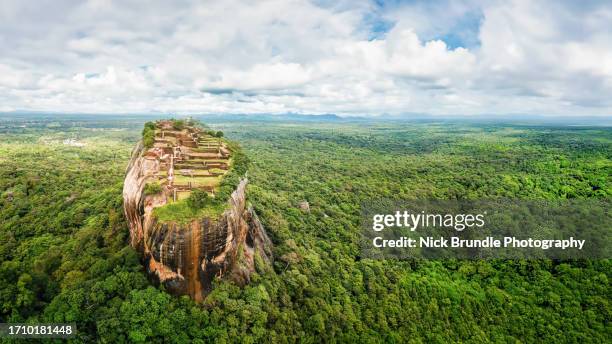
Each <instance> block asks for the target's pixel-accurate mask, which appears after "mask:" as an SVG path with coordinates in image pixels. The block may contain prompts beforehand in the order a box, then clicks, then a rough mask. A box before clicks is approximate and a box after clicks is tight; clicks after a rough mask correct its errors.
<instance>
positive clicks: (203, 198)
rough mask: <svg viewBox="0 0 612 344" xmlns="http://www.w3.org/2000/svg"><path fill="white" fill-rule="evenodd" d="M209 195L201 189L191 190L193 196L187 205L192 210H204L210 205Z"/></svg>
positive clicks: (189, 198) (188, 199) (190, 196)
mask: <svg viewBox="0 0 612 344" xmlns="http://www.w3.org/2000/svg"><path fill="white" fill-rule="evenodd" d="M208 198H209V197H208V193H207V192H206V191H202V190H200V189H194V190H191V194H190V195H189V197H188V198H187V205H189V207H190V208H191V209H194V210H197V209H202V208H204V206H206V203H208Z"/></svg>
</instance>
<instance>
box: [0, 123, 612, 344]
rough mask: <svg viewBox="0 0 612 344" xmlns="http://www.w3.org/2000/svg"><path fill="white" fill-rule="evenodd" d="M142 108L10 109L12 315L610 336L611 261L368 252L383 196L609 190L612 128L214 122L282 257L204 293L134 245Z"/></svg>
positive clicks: (7, 242)
mask: <svg viewBox="0 0 612 344" xmlns="http://www.w3.org/2000/svg"><path fill="white" fill-rule="evenodd" d="M145 121H146V119H139V118H130V119H127V118H126V119H120V118H107V119H104V118H102V119H100V118H97V119H90V120H82V121H75V120H73V119H68V118H63V117H61V116H58V117H57V118H48V119H45V120H32V119H27V118H25V119H13V120H7V119H5V120H1V121H0V263H1V265H0V305H1V309H0V322H76V323H77V327H78V335H77V338H75V339H73V340H72V341H74V342H95V341H99V342H102V343H122V342H141V343H148V342H166V343H187V342H194V343H203V342H213V341H214V342H216V343H231V342H241V343H253V342H274V343H277V342H278V343H285V342H287V343H290V342H305V343H315V342H321V341H325V342H351V343H352V342H372V343H376V342H390V343H405V342H414V343H421V342H423V343H425V342H427V343H429V342H434V343H444V342H458V341H465V342H500V343H516V342H540V341H543V342H558V343H562V342H580V343H586V342H594V343H602V342H609V341H610V338H612V327H611V325H610V319H611V318H612V306H611V305H610V304H609V303H610V297H611V288H610V279H611V277H612V276H611V272H612V269H611V264H610V260H609V259H604V260H581V261H552V260H489V261H485V260H452V259H449V260H416V259H413V260H391V259H389V260H371V259H362V258H361V257H360V249H359V240H360V228H361V227H360V226H361V223H360V222H361V215H360V213H361V204H362V203H363V202H365V201H368V200H371V199H375V198H380V197H390V198H395V199H419V198H423V199H425V198H441V199H461V198H470V199H480V198H501V197H506V198H526V199H565V198H609V197H611V196H612V128H598V127H563V126H557V127H552V126H529V125H502V124H477V123H462V122H445V123H442V122H440V123H436V122H397V123H390V122H381V123H378V124H376V123H368V122H350V121H338V122H308V123H304V122H297V121H296V122H291V121H254V120H243V121H237V120H236V121H229V120H225V121H224V120H223V119H222V118H217V119H215V120H211V121H209V122H208V124H209V125H210V126H211V127H212V128H213V129H215V130H222V131H223V133H224V134H225V136H226V137H228V138H230V139H232V140H236V141H239V142H240V144H241V146H242V147H243V150H244V152H245V154H246V156H248V159H249V160H250V168H249V172H248V176H249V179H250V186H249V200H250V202H251V203H252V204H253V205H254V207H255V209H256V211H257V213H258V214H259V216H260V218H261V220H262V222H263V224H264V226H265V227H266V229H267V232H268V235H269V236H270V237H271V239H272V240H273V242H274V245H275V246H274V254H275V262H274V266H273V267H274V269H273V271H268V272H266V273H263V274H260V275H257V274H255V275H254V276H253V278H252V282H251V284H250V285H248V286H246V287H245V288H239V287H237V286H235V285H233V284H231V283H230V282H224V281H216V282H215V288H214V291H213V292H212V293H211V294H210V295H209V296H208V297H207V298H206V299H205V301H204V303H203V304H202V305H198V304H195V303H194V302H193V301H191V300H190V299H189V298H187V297H174V296H171V295H169V294H167V293H166V292H164V291H163V290H162V289H161V288H160V287H157V286H155V285H153V284H152V283H151V282H149V281H148V279H147V277H146V274H145V272H144V270H143V267H142V266H141V262H140V260H139V257H138V255H137V253H136V252H135V251H134V250H132V249H131V248H130V247H129V245H128V230H127V226H126V223H125V220H124V217H123V212H122V194H121V189H122V181H123V177H124V172H125V167H126V164H127V162H128V159H129V155H130V152H131V149H132V148H133V146H134V144H135V142H136V141H137V140H138V138H139V137H140V135H141V131H142V125H143V123H144V122H145ZM71 138H73V139H76V142H77V143H82V144H84V146H78V145H75V144H74V141H64V140H66V139H71ZM302 201H307V202H308V203H309V206H310V210H309V211H305V210H302V209H300V207H299V205H300V202H302Z"/></svg>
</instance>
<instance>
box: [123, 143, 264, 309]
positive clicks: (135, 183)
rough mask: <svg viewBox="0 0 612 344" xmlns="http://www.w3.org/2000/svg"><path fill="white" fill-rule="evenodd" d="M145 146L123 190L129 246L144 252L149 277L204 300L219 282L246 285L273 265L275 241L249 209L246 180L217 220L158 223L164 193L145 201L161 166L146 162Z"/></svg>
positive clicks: (129, 170) (140, 148)
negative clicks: (157, 210) (263, 267)
mask: <svg viewBox="0 0 612 344" xmlns="http://www.w3.org/2000/svg"><path fill="white" fill-rule="evenodd" d="M146 153H147V150H146V149H144V147H143V145H142V143H139V144H138V145H137V146H136V147H135V148H134V151H133V152H132V157H131V159H130V162H129V165H128V168H127V171H126V177H125V182H124V187H123V199H124V211H125V216H126V219H127V220H128V223H129V228H130V243H131V245H132V246H133V247H134V248H136V249H137V250H138V251H139V252H141V253H142V256H143V260H144V263H145V265H146V268H147V270H148V271H149V273H150V274H151V275H152V276H154V277H155V278H156V279H157V280H159V281H160V282H161V283H163V284H164V285H165V286H166V287H167V289H168V290H169V291H171V292H173V293H175V294H187V295H190V296H191V297H192V298H193V299H195V300H196V301H200V300H202V299H203V297H204V296H205V295H206V294H207V293H208V292H209V291H210V288H211V282H212V280H213V279H214V278H215V277H220V278H226V279H230V280H233V281H235V282H236V283H238V284H241V285H243V284H245V283H248V282H249V280H250V275H251V273H252V272H254V271H255V265H256V262H258V263H263V264H269V263H270V261H271V259H272V255H271V242H270V239H268V237H267V235H266V232H265V230H264V228H263V226H262V225H261V223H260V222H259V219H258V218H257V215H256V214H255V212H254V211H253V209H252V207H250V206H248V205H247V204H246V200H245V197H246V185H247V179H246V178H244V179H243V180H242V181H241V182H240V183H239V185H238V187H237V188H236V190H235V191H234V192H233V193H232V194H231V197H230V199H229V200H228V205H227V208H226V210H225V211H224V212H223V214H222V215H221V216H219V217H218V218H208V217H204V218H200V219H194V220H191V221H189V222H187V223H176V222H160V221H159V220H158V219H157V218H156V217H155V216H154V214H153V209H154V208H155V207H158V206H163V205H165V204H166V203H167V202H168V199H167V198H166V197H167V195H165V194H164V193H160V194H156V195H152V196H145V194H144V187H145V184H146V183H147V181H148V180H149V179H151V178H154V175H155V174H156V173H157V172H159V162H157V161H155V160H151V159H146V157H145V154H146Z"/></svg>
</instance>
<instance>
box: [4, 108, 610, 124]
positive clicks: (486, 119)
mask: <svg viewBox="0 0 612 344" xmlns="http://www.w3.org/2000/svg"><path fill="white" fill-rule="evenodd" d="M101 116H103V117H104V118H105V119H123V120H127V119H134V120H137V119H142V120H149V119H160V118H169V117H175V118H186V117H193V118H197V119H201V120H203V121H206V122H226V121H294V122H364V123H373V122H397V121H401V122H406V121H408V122H410V121H416V122H466V121H467V122H471V123H508V124H524V125H564V126H612V115H610V116H555V115H532V114H503V115H499V114H491V115H430V114H423V113H405V114H399V115H396V114H394V115H390V114H381V115H374V116H372V115H361V116H359V115H336V114H297V113H287V114H278V115H276V114H191V115H179V114H172V113H149V114H143V113H140V114H139V113H125V114H95V113H59V112H42V111H40V112H38V111H13V112H3V113H0V120H3V119H11V118H32V119H43V118H46V119H51V118H58V117H60V118H62V119H66V120H96V119H100V117H101Z"/></svg>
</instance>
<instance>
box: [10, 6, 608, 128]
mask: <svg viewBox="0 0 612 344" xmlns="http://www.w3.org/2000/svg"><path fill="white" fill-rule="evenodd" d="M611 23H612V5H610V3H609V2H604V1H586V2H581V3H580V4H577V3H576V2H573V1H526V0H524V1H523V0H511V1H475V0H460V1H303V0H292V1H286V0H272V1H256V2H253V1H238V0H227V1H212V2H206V3H203V2H200V1H189V0H180V1H172V2H169V1H150V2H147V4H146V6H145V5H143V4H142V2H139V1H111V0H90V1H78V2H77V1H61V0H57V1H50V0H43V1H38V2H36V3H34V2H24V1H15V0H9V1H3V3H2V5H0V44H2V51H3V53H2V54H1V55H0V111H12V110H34V111H65V112H81V113H82V112H92V113H94V112H95V113H129V112H139V113H140V112H173V113H185V114H187V113H287V112H292V113H308V114H311V113H312V114H316V113H337V114H345V115H381V114H402V113H415V112H417V113H430V114H434V115H436V114H444V115H452V114H462V115H470V114H490V115H495V114H511V113H521V114H530V113H533V114H552V115H559V116H563V115H602V116H608V115H610V114H612V111H611V110H612V98H611V97H609V95H610V94H612V38H611V37H612V24H611Z"/></svg>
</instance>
